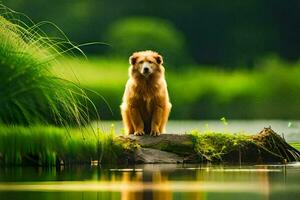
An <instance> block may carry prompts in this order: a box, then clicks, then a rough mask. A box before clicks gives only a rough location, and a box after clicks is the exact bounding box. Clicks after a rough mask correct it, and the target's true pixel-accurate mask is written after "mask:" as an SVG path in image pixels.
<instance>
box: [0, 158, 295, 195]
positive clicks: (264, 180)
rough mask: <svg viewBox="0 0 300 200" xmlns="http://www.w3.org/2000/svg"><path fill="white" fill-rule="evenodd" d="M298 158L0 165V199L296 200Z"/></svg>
mask: <svg viewBox="0 0 300 200" xmlns="http://www.w3.org/2000/svg"><path fill="white" fill-rule="evenodd" d="M299 188H300V163H293V164H289V165H243V166H224V165H178V164H177V165H176V164H173V165H166V164H165V165H137V166H131V167H126V168H123V167H122V168H120V167H110V168H97V167H87V166H86V167H77V168H68V169H66V168H65V169H63V168H62V169H42V168H2V169H0V199H1V200H25V199H30V200H42V199H47V200H52V199H55V200H99V199H105V200H110V199H112V200H139V199H148V200H170V199H186V200H191V199H199V200H200V199H205V200H214V199H223V200H232V199H241V200H247V199H249V200H267V199H274V200H276V199H278V200H284V199H286V200H298V199H299V197H300V190H299Z"/></svg>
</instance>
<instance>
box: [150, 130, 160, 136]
mask: <svg viewBox="0 0 300 200" xmlns="http://www.w3.org/2000/svg"><path fill="white" fill-rule="evenodd" d="M160 134H161V133H160V132H159V130H158V129H157V130H155V129H154V130H151V132H150V135H151V136H154V137H155V136H159V135H160Z"/></svg>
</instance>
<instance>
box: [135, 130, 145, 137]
mask: <svg viewBox="0 0 300 200" xmlns="http://www.w3.org/2000/svg"><path fill="white" fill-rule="evenodd" d="M134 135H136V136H142V135H145V132H144V131H135V132H134Z"/></svg>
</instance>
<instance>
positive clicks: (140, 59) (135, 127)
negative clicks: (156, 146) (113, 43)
mask: <svg viewBox="0 0 300 200" xmlns="http://www.w3.org/2000/svg"><path fill="white" fill-rule="evenodd" d="M129 63H130V67H129V79H128V81H127V83H126V86H125V92H124V95H123V101H122V104H121V106H120V108H121V115H122V119H123V124H124V128H125V132H126V134H134V135H138V136H141V135H144V134H145V133H146V134H150V135H151V136H159V135H160V134H162V133H164V132H165V127H166V124H167V121H168V117H169V113H170V110H171V107H172V105H171V103H170V100H169V94H168V90H167V82H166V80H165V68H164V67H163V65H162V64H163V57H162V56H161V55H159V54H158V53H157V52H154V51H150V50H147V51H139V52H135V53H133V54H132V55H131V56H130V58H129Z"/></svg>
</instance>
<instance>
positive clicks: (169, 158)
mask: <svg viewBox="0 0 300 200" xmlns="http://www.w3.org/2000/svg"><path fill="white" fill-rule="evenodd" d="M135 153H136V155H135V163H143V164H150V163H182V162H183V160H184V159H183V157H180V156H178V155H176V154H174V153H169V152H166V151H161V150H157V149H151V148H139V149H138V150H137V151H136V152H135Z"/></svg>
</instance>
